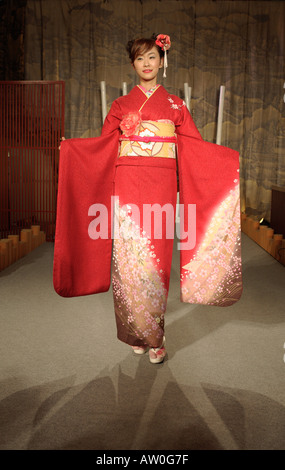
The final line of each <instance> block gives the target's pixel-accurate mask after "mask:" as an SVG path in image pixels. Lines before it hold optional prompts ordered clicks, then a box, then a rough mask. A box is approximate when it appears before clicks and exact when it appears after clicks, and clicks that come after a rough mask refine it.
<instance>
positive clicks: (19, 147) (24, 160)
mask: <svg viewBox="0 0 285 470" xmlns="http://www.w3.org/2000/svg"><path fill="white" fill-rule="evenodd" d="M64 92H65V88H64V82H62V81H60V82H59V81H57V82H54V81H53V82H47V81H35V82H32V81H19V82H17V81H14V82H7V81H5V82H3V81H0V112H1V116H0V197H1V200H0V238H6V237H7V235H8V234H19V233H20V230H21V229H22V228H30V226H31V225H33V224H38V225H40V227H41V230H42V231H44V232H45V233H46V239H47V240H49V241H52V240H54V233H55V220H56V194H57V181H58V160H59V150H58V146H59V142H60V137H61V136H63V135H64V96H65V95H64Z"/></svg>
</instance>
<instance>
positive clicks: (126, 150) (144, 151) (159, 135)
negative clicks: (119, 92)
mask: <svg viewBox="0 0 285 470" xmlns="http://www.w3.org/2000/svg"><path fill="white" fill-rule="evenodd" d="M119 140H120V152H119V157H138V156H139V157H163V158H175V157H176V154H175V144H176V141H177V139H176V134H175V126H174V124H173V122H172V121H168V120H160V121H141V123H140V127H139V129H138V130H137V131H136V134H135V135H131V136H129V137H126V136H125V135H124V134H122V135H121V137H120V139H119Z"/></svg>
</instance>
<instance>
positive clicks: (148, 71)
mask: <svg viewBox="0 0 285 470" xmlns="http://www.w3.org/2000/svg"><path fill="white" fill-rule="evenodd" d="M150 72H152V70H150V69H147V70H144V71H143V73H150Z"/></svg>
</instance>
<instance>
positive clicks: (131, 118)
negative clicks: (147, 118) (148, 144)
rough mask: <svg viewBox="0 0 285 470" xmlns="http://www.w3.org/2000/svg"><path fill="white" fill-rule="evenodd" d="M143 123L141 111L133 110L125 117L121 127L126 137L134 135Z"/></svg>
mask: <svg viewBox="0 0 285 470" xmlns="http://www.w3.org/2000/svg"><path fill="white" fill-rule="evenodd" d="M140 124H141V113H140V112H133V113H128V114H127V115H126V116H124V117H123V119H122V121H121V124H120V129H121V130H122V131H123V132H124V134H125V136H126V137H129V136H130V135H133V134H135V133H136V131H137V130H138V129H139V127H140Z"/></svg>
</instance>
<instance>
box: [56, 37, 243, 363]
mask: <svg viewBox="0 0 285 470" xmlns="http://www.w3.org/2000/svg"><path fill="white" fill-rule="evenodd" d="M169 47H170V39H169V37H168V36H166V35H158V36H157V37H153V38H151V39H144V38H143V39H137V40H134V41H130V42H129V44H128V48H127V49H128V52H129V57H130V60H131V63H132V66H133V67H134V69H135V71H136V73H137V75H138V77H139V80H140V84H139V85H138V86H136V87H134V88H133V89H132V90H131V92H130V93H129V94H128V95H127V96H122V97H120V98H118V99H117V100H115V101H114V102H113V104H112V106H111V109H110V111H109V113H108V115H107V117H106V119H105V122H104V125H103V129H102V135H101V137H99V138H95V139H71V140H70V142H69V143H68V141H64V142H63V143H62V147H64V148H63V149H62V150H61V168H60V178H59V181H60V182H61V185H60V186H59V193H58V214H57V228H56V244H55V262H54V285H55V289H56V291H57V292H58V293H59V294H60V295H63V296H73V295H85V294H90V293H94V292H102V291H104V290H108V288H109V284H108V277H109V275H110V273H109V271H108V266H109V257H110V256H111V249H112V247H111V244H110V241H111V237H110V233H108V236H105V235H104V236H102V237H98V220H99V219H98V218H97V219H95V221H93V222H92V223H93V225H92V226H91V224H90V225H89V228H88V233H89V238H90V239H92V240H96V246H95V247H94V244H92V243H91V242H90V239H89V240H87V238H86V217H85V216H83V215H82V212H85V213H86V211H87V208H88V204H89V206H90V201H92V202H94V200H95V201H96V200H97V201H98V200H99V198H100V202H102V203H103V204H101V205H104V207H105V208H107V209H108V211H107V212H108V214H109V210H110V209H111V203H110V202H109V199H110V196H111V194H112V195H114V196H115V204H114V215H115V228H116V230H115V233H114V236H113V238H114V243H113V263H112V264H113V268H112V284H113V295H114V305H115V315H116V323H117V332H118V338H119V339H120V340H121V341H123V342H125V343H127V344H129V345H130V346H132V348H133V351H134V353H135V354H143V353H145V352H146V351H147V350H148V349H149V360H150V362H151V363H160V362H162V361H163V360H164V358H165V356H166V349H165V336H164V314H165V310H166V303H167V295H168V288H169V277H170V270H171V258H172V248H173V238H174V220H175V207H176V199H177V168H176V144H177V142H178V168H179V185H180V202H182V203H184V202H185V203H186V205H187V206H188V211H187V210H186V212H185V214H184V224H183V227H182V228H183V229H184V228H185V227H188V224H189V220H190V219H191V217H192V216H191V212H189V207H190V208H191V206H195V207H196V206H197V217H196V219H197V220H196V219H195V220H194V216H193V217H192V219H191V223H192V225H193V224H194V222H195V229H196V231H195V240H194V242H195V243H192V245H191V243H190V245H189V243H188V242H189V238H191V237H190V236H189V233H188V234H187V237H188V242H187V243H188V245H187V247H182V248H181V250H182V251H181V287H182V296H181V300H182V301H184V302H191V303H202V304H210V305H231V304H232V303H233V302H235V301H236V300H238V298H239V297H240V294H241V282H240V253H239V250H240V242H239V205H238V178H237V173H236V172H237V171H238V154H237V152H235V151H233V150H230V149H226V148H225V147H220V146H217V145H215V144H209V143H206V142H204V141H203V140H202V138H201V135H200V134H199V132H198V130H197V128H196V126H195V124H194V123H193V120H192V118H191V115H190V113H189V111H188V110H187V108H186V106H185V103H184V102H183V101H182V100H181V99H180V98H178V97H177V96H174V95H170V94H169V93H168V92H167V91H166V90H165V89H164V88H163V87H162V86H161V85H158V84H157V77H158V73H159V70H160V69H161V68H162V67H163V66H164V69H165V68H166V65H167V63H166V60H167V51H168V49H169ZM118 141H119V152H118ZM94 156H95V157H96V158H95V157H94ZM71 165H73V167H72V168H71ZM92 172H93V173H92ZM234 178H235V179H234ZM65 182H66V183H65ZM96 182H97V183H96ZM113 183H114V185H113ZM79 184H80V186H79ZM78 188H80V192H79V189H78ZM82 188H84V191H82ZM94 188H95V189H94ZM99 194H100V195H99ZM86 195H87V196H86ZM92 199H93V200H92ZM77 200H79V202H80V203H79V204H78V207H79V208H80V211H78V213H77V214H76V215H74V214H75V211H76V201H77ZM101 205H98V204H94V205H92V206H91V207H89V209H88V216H92V215H93V216H97V214H98V210H99V211H100V207H101ZM95 206H96V207H95ZM99 206H100V207H99ZM84 207H86V208H85V209H84V210H82V208H84ZM69 209H70V210H69ZM67 214H68V216H67ZM181 215H183V214H181ZM192 215H193V214H192ZM194 215H195V214H194ZM71 217H73V219H71ZM84 217H85V218H84ZM108 217H109V215H108ZM72 220H73V222H72ZM211 221H214V222H213V223H212V222H211ZM103 222H104V221H103V219H100V223H101V225H103ZM109 222H110V219H109ZM68 225H69V226H70V225H72V226H76V227H77V231H76V235H77V239H76V240H77V245H78V244H79V245H80V248H81V252H80V255H79V251H78V247H77V245H76V244H75V243H74V244H72V243H73V239H72V238H71V237H70V236H69V232H68V230H67V228H66V227H67V226H68ZM208 227H210V230H209V234H210V235H208V234H207V228H208ZM100 230H101V228H100V229H99V231H100ZM205 234H206V235H205ZM99 238H100V239H99ZM107 239H108V240H107ZM83 240H84V241H83ZM192 241H193V240H192ZM86 247H87V248H86ZM95 265H96V272H97V273H100V275H97V276H95V273H94V266H95ZM102 276H103V277H104V279H103V278H102ZM93 278H94V279H93ZM82 285H84V286H85V287H84V288H82Z"/></svg>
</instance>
